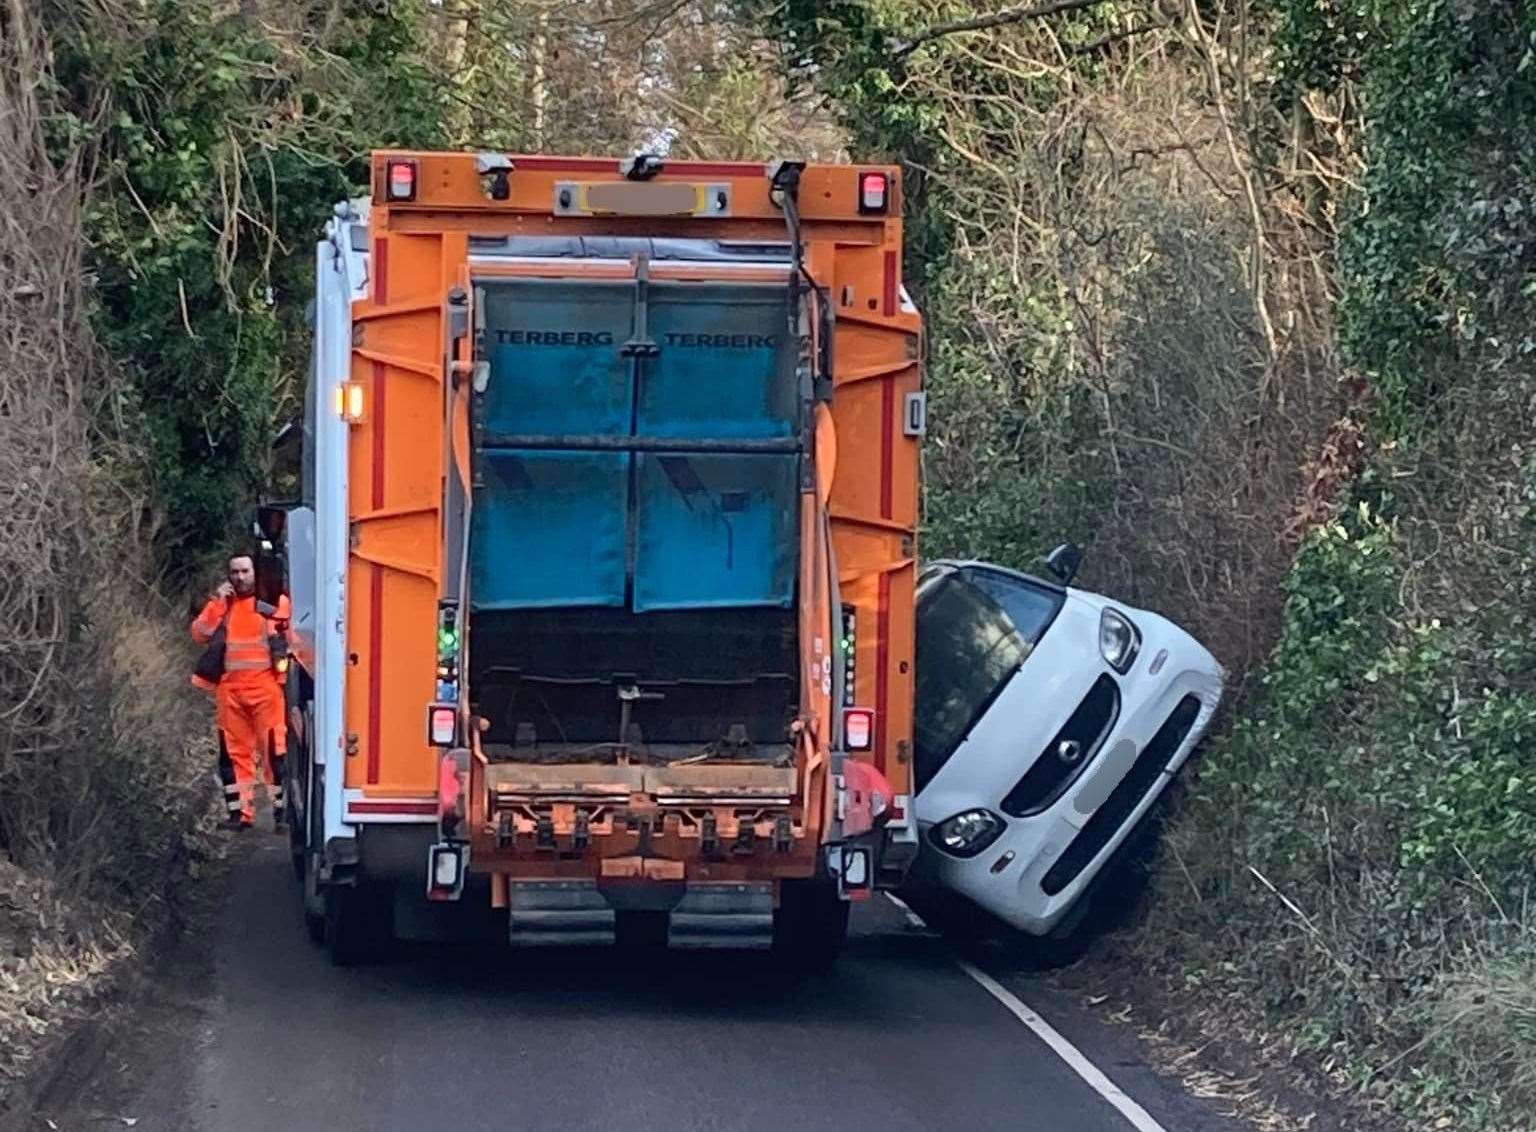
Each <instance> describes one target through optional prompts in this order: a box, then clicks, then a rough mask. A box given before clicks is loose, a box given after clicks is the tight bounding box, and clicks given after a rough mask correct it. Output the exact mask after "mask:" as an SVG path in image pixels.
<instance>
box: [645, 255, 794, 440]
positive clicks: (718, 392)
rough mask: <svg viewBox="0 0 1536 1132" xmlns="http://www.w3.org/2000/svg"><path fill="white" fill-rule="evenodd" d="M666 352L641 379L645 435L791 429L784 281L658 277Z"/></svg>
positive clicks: (655, 312)
mask: <svg viewBox="0 0 1536 1132" xmlns="http://www.w3.org/2000/svg"><path fill="white" fill-rule="evenodd" d="M649 306H650V311H649V315H650V317H649V327H650V334H651V338H652V339H653V340H654V341H655V342H656V344H657V345H658V346H659V347H660V348H661V354H660V356H658V357H657V358H656V359H655V360H653V361H650V362H648V363H647V365H646V367H645V373H644V376H643V377H642V378H641V380H640V404H639V407H638V412H637V417H636V419H637V427H636V430H635V431H636V432H638V433H639V434H640V435H642V436H690V437H706V436H707V437H719V438H730V439H740V438H743V437H750V438H758V437H771V436H790V435H791V434H792V433H793V432H794V431H795V418H796V417H797V415H798V410H797V406H798V405H799V391H798V390H797V389H796V386H795V349H796V348H795V343H794V341H793V340H792V339H791V338H790V335H789V325H788V317H789V316H788V313H787V312H788V299H787V297H786V293H785V288H784V287H783V286H782V285H769V284H742V283H658V284H653V285H652V286H651V288H650V291H649Z"/></svg>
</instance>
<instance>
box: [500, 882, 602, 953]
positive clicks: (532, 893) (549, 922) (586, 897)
mask: <svg viewBox="0 0 1536 1132" xmlns="http://www.w3.org/2000/svg"><path fill="white" fill-rule="evenodd" d="M507 938H508V940H509V941H510V942H511V943H512V944H513V945H514V946H517V947H594V946H605V945H611V944H612V943H613V940H614V913H613V909H612V908H611V907H609V905H608V901H606V900H604V899H603V896H602V893H600V892H598V890H597V885H596V884H594V883H593V882H591V881H561V880H552V881H513V882H512V883H511V884H510V885H508V888H507Z"/></svg>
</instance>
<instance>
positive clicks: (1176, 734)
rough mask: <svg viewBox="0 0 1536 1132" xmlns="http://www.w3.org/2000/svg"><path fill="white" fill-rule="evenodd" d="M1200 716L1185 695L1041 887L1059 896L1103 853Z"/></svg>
mask: <svg viewBox="0 0 1536 1132" xmlns="http://www.w3.org/2000/svg"><path fill="white" fill-rule="evenodd" d="M1199 717H1200V701H1199V700H1198V699H1196V698H1195V697H1194V696H1185V697H1184V698H1183V699H1182V700H1180V701H1179V705H1178V706H1177V707H1176V708H1174V709H1173V711H1172V712H1171V713H1170V714H1169V716H1168V718H1167V719H1166V720H1164V721H1163V725H1162V726H1161V727H1159V728H1158V729H1157V734H1156V735H1154V736H1152V740H1151V742H1149V743H1148V744H1147V745H1146V746H1145V747H1143V748H1142V749H1141V754H1139V755H1137V756H1136V761H1135V762H1134V763H1132V764H1131V768H1130V770H1128V771H1126V773H1125V777H1124V778H1122V779H1121V780H1120V783H1119V785H1117V786H1116V787H1115V788H1114V790H1112V791H1111V792H1110V795H1109V797H1108V798H1106V799H1104V804H1103V805H1102V806H1100V807H1099V808H1098V810H1097V811H1096V812H1095V813H1094V815H1093V816H1092V817H1091V818H1089V819H1088V821H1087V823H1086V824H1085V825H1084V826H1083V828H1082V829H1081V830H1079V831H1078V834H1077V836H1076V837H1074V838H1073V839H1072V841H1071V842H1070V843H1069V844H1068V845H1067V848H1066V852H1064V853H1062V855H1061V857H1060V858H1059V859H1058V860H1057V861H1056V863H1055V864H1054V865H1052V866H1051V867H1050V870H1049V871H1048V872H1047V873H1046V874H1045V876H1044V878H1042V879H1041V881H1040V888H1041V889H1042V890H1043V891H1044V892H1045V894H1046V895H1047V896H1055V895H1056V894H1057V893H1058V892H1060V891H1061V890H1062V889H1064V888H1066V887H1067V885H1069V884H1071V883H1072V882H1073V881H1074V880H1076V879H1077V877H1078V874H1080V873H1081V872H1082V871H1083V870H1084V869H1086V868H1087V867H1088V865H1089V864H1090V863H1091V862H1092V861H1093V859H1094V858H1095V857H1097V856H1098V855H1099V851H1100V850H1102V849H1103V848H1104V846H1106V845H1108V844H1109V842H1110V839H1111V838H1113V837H1114V836H1115V834H1116V833H1117V832H1119V830H1120V827H1121V826H1122V825H1124V824H1125V819H1126V818H1128V817H1130V816H1131V814H1132V813H1133V812H1134V811H1135V809H1136V807H1137V806H1139V805H1141V800H1142V799H1143V798H1145V797H1146V796H1147V794H1148V792H1150V791H1151V789H1152V788H1153V787H1154V786H1155V785H1157V780H1158V777H1159V776H1160V775H1161V774H1162V772H1163V770H1164V768H1165V767H1167V765H1168V761H1169V760H1170V759H1172V758H1173V754H1174V752H1175V751H1177V750H1178V749H1179V746H1180V745H1181V744H1182V743H1183V742H1184V740H1185V738H1186V737H1187V736H1188V735H1189V730H1190V728H1192V727H1193V726H1194V725H1195V720H1196V719H1198V718H1199Z"/></svg>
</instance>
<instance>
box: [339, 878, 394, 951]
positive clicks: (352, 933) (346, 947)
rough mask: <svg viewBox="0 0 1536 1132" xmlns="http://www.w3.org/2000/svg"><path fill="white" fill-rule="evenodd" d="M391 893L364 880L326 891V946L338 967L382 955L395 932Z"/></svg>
mask: <svg viewBox="0 0 1536 1132" xmlns="http://www.w3.org/2000/svg"><path fill="white" fill-rule="evenodd" d="M387 896H388V893H385V892H381V891H379V890H377V889H375V888H373V887H371V886H369V885H366V884H363V883H361V882H358V883H355V884H350V885H331V886H330V887H328V888H327V889H326V890H325V949H326V951H327V953H329V955H330V957H331V963H332V964H334V965H335V966H337V967H356V966H358V965H360V964H363V963H369V962H372V961H373V960H375V959H377V958H378V957H379V956H380V955H382V954H383V952H384V950H385V944H386V943H388V942H389V940H390V938H391V936H392V934H393V932H392V924H391V923H390V920H391V916H390V907H389V904H388V903H387V899H386V898H387Z"/></svg>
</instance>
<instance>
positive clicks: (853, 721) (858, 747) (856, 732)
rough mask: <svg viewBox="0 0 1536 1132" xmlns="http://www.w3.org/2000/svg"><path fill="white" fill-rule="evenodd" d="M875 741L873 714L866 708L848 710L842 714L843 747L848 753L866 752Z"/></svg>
mask: <svg viewBox="0 0 1536 1132" xmlns="http://www.w3.org/2000/svg"><path fill="white" fill-rule="evenodd" d="M874 740H875V713H874V712H872V711H870V710H869V709H868V708H849V709H848V710H847V711H845V712H843V746H844V747H846V748H847V749H848V750H850V751H867V750H869V748H870V747H871V746H872V745H873V743H874Z"/></svg>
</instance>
